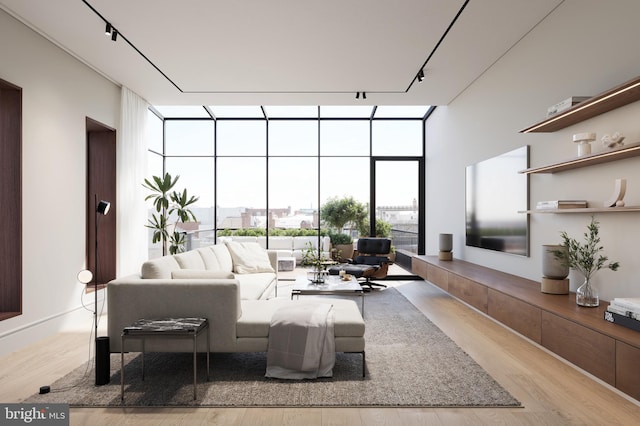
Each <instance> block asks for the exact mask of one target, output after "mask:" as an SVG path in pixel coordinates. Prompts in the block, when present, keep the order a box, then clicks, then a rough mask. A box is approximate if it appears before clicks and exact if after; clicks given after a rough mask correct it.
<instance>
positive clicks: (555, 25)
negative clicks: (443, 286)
mask: <svg viewBox="0 0 640 426" xmlns="http://www.w3.org/2000/svg"><path fill="white" fill-rule="evenodd" d="M638 16H640V2H638V1H637V0H615V1H613V2H603V1H600V0H566V1H565V2H564V3H563V4H561V5H560V6H559V7H558V8H557V9H556V10H555V11H554V12H553V13H552V14H551V15H550V16H548V17H547V18H546V19H545V20H544V21H543V22H542V23H540V24H539V25H538V26H537V27H536V28H535V29H534V30H533V31H531V32H530V33H529V34H528V35H527V36H526V37H525V38H523V39H522V40H521V41H520V42H519V43H518V44H517V45H516V46H515V47H514V48H513V49H512V50H510V51H509V52H508V53H507V54H506V55H505V56H504V57H503V58H501V59H500V60H499V61H498V62H497V63H496V64H494V65H493V66H492V67H491V68H490V69H489V70H488V71H487V72H486V73H485V74H484V75H483V76H482V77H481V78H479V79H478V80H477V81H476V82H475V83H474V84H473V85H472V86H470V87H469V88H468V89H467V90H466V91H465V92H464V93H462V94H461V95H460V96H459V97H457V98H456V99H455V100H454V102H452V103H451V104H450V105H448V106H445V107H439V108H438V109H437V110H436V111H435V113H434V114H433V115H432V116H431V118H430V119H429V120H428V121H427V124H426V131H427V151H426V154H427V190H426V193H427V195H426V197H427V198H426V200H427V254H436V253H437V250H438V247H437V245H438V243H437V236H438V234H439V233H441V232H451V233H453V234H454V255H455V257H457V258H462V259H465V260H468V261H470V262H473V263H477V264H481V265H485V266H487V267H490V268H494V269H498V270H502V271H505V272H508V273H512V274H516V275H519V276H524V277H526V278H529V279H533V280H536V281H539V280H540V277H541V245H542V244H553V243H559V242H560V241H561V240H560V237H559V234H560V231H563V230H566V231H567V232H568V233H569V234H570V235H571V236H573V237H575V238H578V239H580V240H581V239H582V235H583V233H584V232H585V231H586V226H587V225H588V223H589V221H590V219H591V217H590V215H588V214H576V215H573V214H563V215H541V214H537V215H531V216H530V225H531V227H530V233H531V239H530V251H531V255H530V257H528V258H526V257H521V256H515V255H507V254H503V253H498V252H492V251H489V250H482V249H477V248H472V247H465V243H464V231H465V226H464V222H465V217H464V211H465V201H464V197H465V181H464V175H465V167H466V166H467V165H469V164H472V163H475V162H477V161H481V160H484V159H486V158H489V157H492V156H495V155H498V154H501V153H503V152H507V151H509V150H511V149H514V148H517V147H520V146H523V145H530V147H531V148H530V153H531V156H530V164H531V166H532V167H534V166H541V165H545V164H549V163H554V162H558V161H562V160H566V159H569V158H572V157H574V156H576V155H577V148H576V146H575V144H574V143H573V142H572V135H573V134H574V133H580V132H587V131H590V132H591V131H592V132H596V133H597V135H598V141H597V143H594V144H593V151H594V152H596V151H600V150H602V149H604V148H603V147H602V145H601V143H600V142H599V138H600V137H601V136H603V135H604V134H605V133H613V132H615V131H620V132H622V133H623V134H625V135H626V136H627V139H626V141H625V142H627V143H637V142H640V121H639V120H638V117H639V116H640V102H636V103H634V104H631V105H628V106H625V107H623V108H619V109H617V110H615V111H611V112H608V113H606V114H603V115H601V116H598V117H596V118H593V119H590V120H587V121H585V122H582V123H579V124H576V125H573V126H570V127H568V128H566V129H563V130H560V131H557V132H554V133H536V134H521V133H518V131H519V130H521V129H524V128H526V127H528V126H529V125H532V124H534V123H535V122H537V121H539V120H541V119H543V118H544V117H545V114H546V109H547V107H548V106H551V105H553V104H555V103H556V102H558V101H560V100H562V99H565V98H567V97H569V96H573V95H596V94H598V93H600V92H603V91H605V90H608V89H610V88H612V87H614V86H616V85H618V84H621V83H623V82H625V81H627V80H630V79H632V78H635V77H637V76H638V75H640V56H639V55H638V54H637V41H638V40H639V39H640V26H639V25H638V24H637V18H638ZM639 166H640V157H638V158H632V159H627V160H622V161H617V162H612V163H607V164H603V165H597V166H592V167H588V168H582V169H577V170H572V171H567V172H563V173H556V174H551V175H547V174H544V175H542V174H541V175H532V176H531V177H530V197H529V202H530V205H531V206H532V207H535V203H536V202H537V201H540V200H553V199H563V198H564V199H571V198H577V199H586V200H588V201H589V202H590V203H592V205H601V203H602V201H603V200H605V199H607V198H609V196H610V195H611V194H612V192H613V187H614V186H613V185H614V180H615V179H616V178H626V179H627V194H626V197H625V201H626V203H627V205H628V206H631V205H640V167H639ZM443 182H446V184H444V183H443ZM496 190H497V191H499V188H497V189H496ZM595 217H596V219H597V220H598V221H599V222H600V225H601V238H602V244H603V245H604V248H605V252H604V253H605V254H606V255H608V256H609V258H610V259H612V260H617V261H619V262H620V263H621V269H620V270H619V271H618V272H613V271H609V270H603V271H600V272H599V273H597V274H596V277H595V283H596V285H597V287H598V288H599V290H600V295H601V297H602V298H603V299H604V300H610V299H612V298H614V297H631V296H635V297H639V296H640V282H639V281H638V278H637V277H638V276H640V264H639V263H638V262H637V261H636V259H637V253H638V248H637V247H638V241H640V226H639V223H640V213H618V214H616V213H607V214H597V215H596V216H595ZM570 277H571V287H572V289H575V288H576V287H577V285H579V284H581V283H582V278H581V276H580V275H579V273H576V272H572V273H571V276H570Z"/></svg>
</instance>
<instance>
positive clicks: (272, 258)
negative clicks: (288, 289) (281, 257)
mask: <svg viewBox="0 0 640 426" xmlns="http://www.w3.org/2000/svg"><path fill="white" fill-rule="evenodd" d="M267 255H268V256H269V262H271V267H272V268H273V270H274V271H276V281H277V280H278V250H271V249H268V250H267Z"/></svg>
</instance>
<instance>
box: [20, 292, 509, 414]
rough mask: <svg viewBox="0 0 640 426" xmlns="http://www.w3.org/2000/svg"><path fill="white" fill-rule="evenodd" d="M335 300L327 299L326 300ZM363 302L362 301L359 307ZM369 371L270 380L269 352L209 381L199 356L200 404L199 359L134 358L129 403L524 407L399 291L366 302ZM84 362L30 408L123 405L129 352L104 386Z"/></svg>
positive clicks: (223, 369) (224, 360) (214, 367)
mask: <svg viewBox="0 0 640 426" xmlns="http://www.w3.org/2000/svg"><path fill="white" fill-rule="evenodd" d="M324 300H326V299H324ZM358 303H359V301H358ZM365 316H366V318H365V321H366V327H367V329H366V334H365V337H366V354H367V355H366V358H367V363H366V365H367V375H366V377H365V378H362V364H361V363H362V356H361V355H360V354H337V357H336V366H335V368H334V377H333V378H327V379H318V380H302V381H287V380H277V379H267V378H265V377H264V374H265V369H266V353H243V354H211V381H209V382H206V381H205V380H206V375H205V368H206V367H205V366H206V358H205V355H204V354H200V355H199V357H198V399H197V400H195V401H194V400H193V364H192V354H170V353H156V354H146V355H145V380H144V381H142V380H141V357H140V354H137V353H131V354H126V357H125V363H126V367H125V368H126V370H125V373H126V377H125V402H124V405H126V406H203V407H204V406H209V407H252V406H260V407H313V406H323V407H340V406H364V407H366V406H375V407H381V406H394V407H517V406H520V403H519V402H518V401H517V400H516V399H515V398H513V397H512V396H511V395H510V394H509V393H508V392H507V391H506V390H505V389H504V388H502V387H501V386H500V385H499V384H498V383H497V382H496V381H495V380H494V379H493V378H492V377H491V376H490V375H489V374H488V373H487V372H486V371H485V370H483V369H482V367H480V366H479V365H478V364H477V363H476V362H475V361H473V359H471V357H470V356H469V355H467V354H466V353H465V352H464V351H463V350H462V349H460V348H459V347H458V346H457V345H456V344H455V343H454V342H453V341H452V340H451V339H450V338H449V337H447V336H446V335H445V334H444V333H443V332H442V331H441V330H440V329H439V328H438V327H436V326H435V325H434V324H433V323H432V322H431V321H429V320H428V319H427V318H426V317H425V316H424V315H423V314H422V313H421V312H420V311H419V310H418V309H417V308H415V307H414V306H413V305H412V304H411V303H410V302H409V301H408V300H407V299H406V298H405V297H404V296H402V294H400V293H399V292H398V291H397V290H396V289H394V288H387V289H384V290H379V291H378V290H376V291H373V292H371V293H367V295H366V296H365ZM85 372H86V367H85V366H82V367H80V368H78V369H76V370H75V371H73V372H72V373H70V374H68V375H67V376H65V377H63V378H62V379H60V380H59V381H57V382H55V383H54V384H53V385H52V386H51V393H49V394H45V395H38V394H36V395H33V396H31V397H29V398H28V399H27V400H26V401H25V402H32V403H68V404H70V405H71V406H74V407H96V406H120V405H121V402H120V355H119V354H114V355H112V356H111V372H112V376H111V382H110V383H109V384H107V385H103V386H94V375H93V371H92V370H90V371H89V374H85Z"/></svg>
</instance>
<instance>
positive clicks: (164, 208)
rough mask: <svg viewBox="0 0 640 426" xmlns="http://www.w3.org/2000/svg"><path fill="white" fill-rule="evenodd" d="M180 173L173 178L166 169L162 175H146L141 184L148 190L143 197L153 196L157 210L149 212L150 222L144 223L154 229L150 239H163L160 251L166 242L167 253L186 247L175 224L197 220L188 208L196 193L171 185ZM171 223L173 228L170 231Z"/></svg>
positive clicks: (176, 180) (165, 250)
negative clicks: (171, 220)
mask: <svg viewBox="0 0 640 426" xmlns="http://www.w3.org/2000/svg"><path fill="white" fill-rule="evenodd" d="M179 178H180V176H176V177H175V178H172V177H171V175H170V174H169V173H165V174H164V176H162V177H160V176H152V177H151V179H145V180H144V184H143V186H144V187H145V188H147V189H149V190H151V194H149V195H148V196H147V197H146V198H145V201H147V200H152V202H153V206H154V208H155V210H156V213H153V214H152V215H151V219H149V223H148V224H147V225H145V226H146V227H147V228H150V229H153V240H152V241H153V243H154V244H155V243H157V242H161V243H162V252H163V254H166V252H167V243H168V244H169V247H168V248H169V253H171V254H176V253H180V252H183V251H184V250H185V248H184V246H185V242H186V241H185V235H184V233H180V232H178V230H177V228H178V224H179V223H185V222H190V221H193V222H196V221H197V219H196V216H195V215H194V214H193V212H192V211H191V210H190V209H189V207H190V206H192V205H193V204H194V203H196V202H197V201H198V199H199V197H194V196H189V195H188V194H187V190H186V188H185V189H183V190H182V192H179V191H175V190H174V189H173V188H174V187H175V186H176V183H178V179H179ZM172 214H175V217H176V221H175V223H173V224H172V223H171V222H170V218H171V215H172ZM170 225H173V230H172V231H170V228H171V226H170Z"/></svg>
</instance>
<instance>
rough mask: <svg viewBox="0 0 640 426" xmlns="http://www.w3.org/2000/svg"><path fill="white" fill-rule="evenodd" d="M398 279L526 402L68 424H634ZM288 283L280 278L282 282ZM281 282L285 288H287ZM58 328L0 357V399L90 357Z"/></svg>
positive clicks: (504, 339) (581, 378)
mask: <svg viewBox="0 0 640 426" xmlns="http://www.w3.org/2000/svg"><path fill="white" fill-rule="evenodd" d="M394 285H395V287H396V288H397V289H398V290H399V291H401V292H402V293H403V294H404V295H405V296H406V297H407V298H408V299H409V300H410V301H411V302H412V303H413V304H415V305H416V306H417V307H418V308H419V309H420V310H421V311H422V312H423V313H424V314H425V315H426V316H427V317H428V318H429V319H431V320H432V321H433V322H434V323H435V324H436V325H438V326H439V327H440V328H441V329H442V330H443V331H444V332H445V333H446V334H447V335H449V336H450V337H451V338H452V339H453V340H454V341H456V343H458V345H459V346H460V347H462V348H463V349H464V350H465V351H466V352H467V353H469V354H470V355H471V356H472V357H473V358H474V359H475V360H476V361H477V362H478V363H479V364H480V365H482V366H483V367H484V368H485V369H486V370H487V371H488V372H489V373H490V374H491V375H492V376H493V377H494V378H495V379H496V380H497V381H498V382H499V383H500V384H502V386H504V387H505V388H506V389H507V390H508V391H509V392H511V394H512V395H514V396H515V397H516V398H518V399H519V400H520V401H521V402H522V404H523V408H499V409H490V408H483V409H474V408H461V409H451V408H438V409H432V408H358V407H352V408H195V409H192V408H167V409H158V408H155V409H148V408H126V409H123V408H108V409H107V408H82V409H80V408H72V409H71V416H70V417H71V424H72V425H89V424H90V425H116V424H127V425H199V424H203V425H204V424H207V425H209V424H211V425H214V424H219V425H305V426H314V425H349V426H352V425H394V426H395V425H480V424H490V425H496V424H497V425H605V424H608V425H635V424H639V422H640V405H639V404H638V403H637V401H631V400H630V399H629V398H627V397H625V396H623V395H622V394H620V393H619V392H617V391H615V390H613V389H611V388H610V387H608V386H605V385H603V384H601V383H599V382H598V381H596V380H594V379H592V378H590V377H589V376H587V375H585V374H583V373H582V372H580V371H578V370H576V369H575V368H573V367H572V366H570V365H568V364H566V363H565V362H563V361H561V360H559V359H557V358H555V357H554V356H552V355H550V354H549V353H548V352H546V351H545V350H543V349H541V348H540V347H538V346H536V345H534V344H532V343H530V342H529V341H527V340H525V339H523V338H522V337H520V336H519V335H517V334H514V333H513V332H511V331H509V330H508V329H506V328H504V327H503V326H501V325H499V324H497V323H495V322H494V321H492V320H491V319H489V318H487V317H485V316H484V315H482V314H480V313H478V312H477V311H475V310H473V309H471V308H469V307H468V306H466V305H465V304H463V303H461V302H459V301H458V300H456V299H454V298H452V297H451V296H449V295H447V294H446V293H444V292H442V291H441V290H440V289H439V288H437V287H435V286H433V285H431V284H429V283H426V282H424V281H412V282H396V283H395V284H394ZM285 287H286V284H285ZM285 291H286V289H285ZM88 347H89V341H88V334H84V333H61V334H58V335H55V336H52V337H50V338H48V339H46V340H44V341H42V342H39V343H37V344H35V345H33V346H31V347H28V348H25V349H24V350H21V351H19V352H16V353H13V354H10V355H8V356H6V357H4V358H2V359H0V401H1V402H4V403H9V402H20V401H21V400H22V399H23V398H25V397H27V396H29V395H31V394H33V393H36V392H37V391H38V389H39V387H40V386H41V385H45V384H50V383H51V382H53V381H54V380H55V379H57V378H59V377H61V376H63V375H65V374H66V373H67V372H69V371H70V370H72V369H74V368H77V366H78V365H81V364H82V363H83V362H85V361H86V359H87V356H88V354H87V351H88V349H87V348H88Z"/></svg>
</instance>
